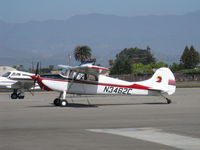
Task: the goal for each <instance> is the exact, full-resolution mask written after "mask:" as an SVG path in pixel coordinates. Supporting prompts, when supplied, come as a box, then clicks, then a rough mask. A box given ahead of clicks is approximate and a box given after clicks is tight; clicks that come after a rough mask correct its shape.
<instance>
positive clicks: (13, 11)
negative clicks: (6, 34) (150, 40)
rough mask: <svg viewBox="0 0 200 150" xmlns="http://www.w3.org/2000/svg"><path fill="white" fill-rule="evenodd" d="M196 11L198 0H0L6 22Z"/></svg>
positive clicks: (2, 18) (199, 6) (199, 8)
mask: <svg viewBox="0 0 200 150" xmlns="http://www.w3.org/2000/svg"><path fill="white" fill-rule="evenodd" d="M197 10H200V0H0V20H3V21H6V22H27V21H32V20H35V21H43V20H48V19H62V20H63V19H67V18H70V17H72V16H73V15H79V14H90V13H101V14H114V15H120V16H138V15H139V16H140V15H164V14H185V13H188V12H192V11H197Z"/></svg>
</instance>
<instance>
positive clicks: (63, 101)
mask: <svg viewBox="0 0 200 150" xmlns="http://www.w3.org/2000/svg"><path fill="white" fill-rule="evenodd" d="M67 105H68V102H67V101H66V100H60V106H61V107H66V106H67Z"/></svg>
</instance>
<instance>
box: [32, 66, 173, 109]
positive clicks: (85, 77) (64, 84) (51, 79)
mask: <svg viewBox="0 0 200 150" xmlns="http://www.w3.org/2000/svg"><path fill="white" fill-rule="evenodd" d="M59 67H61V68H63V69H65V70H64V71H63V72H62V73H60V74H56V75H38V74H35V75H33V76H31V77H32V78H33V79H34V80H37V82H38V84H39V86H40V87H41V89H44V90H47V91H57V92H60V96H59V97H58V98H56V99H55V100H54V105H55V106H62V107H64V106H67V105H68V102H67V100H66V94H67V93H69V94H124V95H151V96H154V95H155V96H163V97H164V98H165V99H166V100H167V103H168V104H169V103H171V100H170V99H168V98H166V97H165V96H164V94H168V95H171V94H173V93H175V90H176V82H175V77H174V75H173V73H172V72H171V71H170V69H169V68H165V67H163V68H160V69H158V70H157V71H156V72H155V73H154V75H153V76H152V77H151V78H150V79H148V80H145V81H139V82H128V81H123V80H119V79H116V78H112V77H109V76H106V75H105V73H106V72H108V71H109V69H107V68H104V67H99V66H94V65H92V64H83V65H80V66H76V67H71V66H66V65H59Z"/></svg>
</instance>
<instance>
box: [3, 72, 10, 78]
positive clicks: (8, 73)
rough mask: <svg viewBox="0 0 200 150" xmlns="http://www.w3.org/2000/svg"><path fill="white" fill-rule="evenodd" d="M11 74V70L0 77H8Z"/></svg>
mask: <svg viewBox="0 0 200 150" xmlns="http://www.w3.org/2000/svg"><path fill="white" fill-rule="evenodd" d="M10 74H11V72H6V73H5V74H3V75H2V77H8V76H9V75H10Z"/></svg>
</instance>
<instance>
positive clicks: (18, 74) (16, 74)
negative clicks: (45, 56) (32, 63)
mask: <svg viewBox="0 0 200 150" xmlns="http://www.w3.org/2000/svg"><path fill="white" fill-rule="evenodd" d="M20 75H21V74H20V73H16V72H14V73H13V74H12V75H11V76H20Z"/></svg>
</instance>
